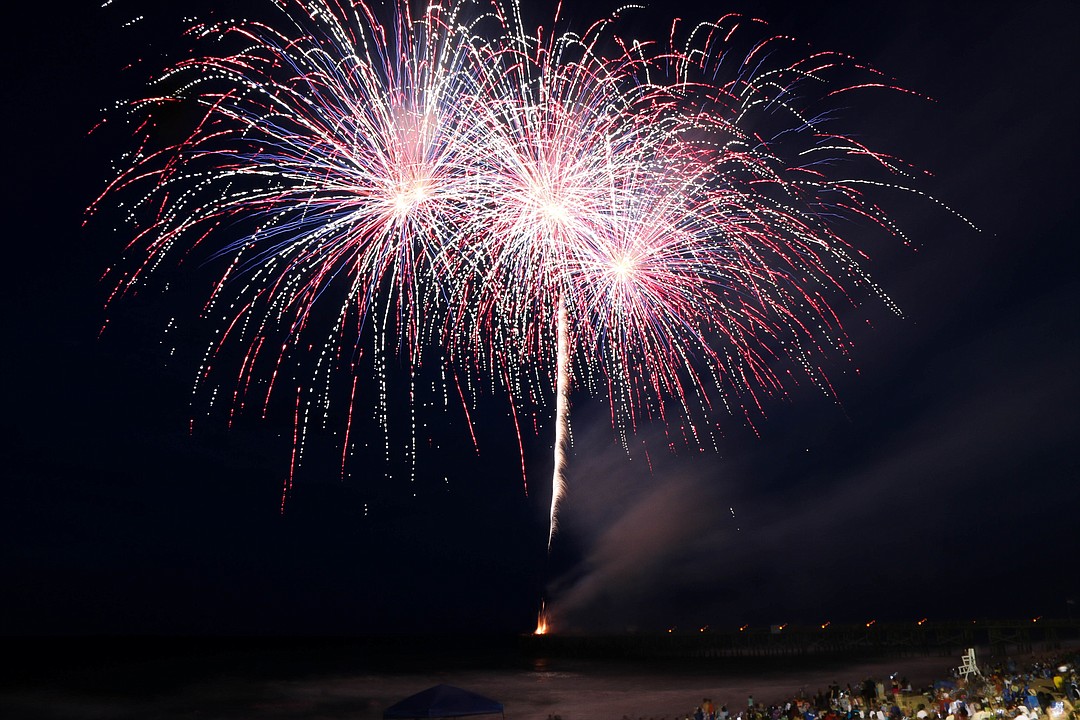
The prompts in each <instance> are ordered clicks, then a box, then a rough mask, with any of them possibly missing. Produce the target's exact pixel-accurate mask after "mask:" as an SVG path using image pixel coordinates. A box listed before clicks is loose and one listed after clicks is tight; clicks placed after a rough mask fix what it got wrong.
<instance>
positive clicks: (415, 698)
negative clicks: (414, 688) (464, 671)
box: [383, 685, 503, 720]
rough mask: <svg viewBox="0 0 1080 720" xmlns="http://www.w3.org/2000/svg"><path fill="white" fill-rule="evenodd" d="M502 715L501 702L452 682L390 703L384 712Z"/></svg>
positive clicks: (437, 715) (389, 716)
mask: <svg viewBox="0 0 1080 720" xmlns="http://www.w3.org/2000/svg"><path fill="white" fill-rule="evenodd" d="M502 714H503V705H502V703H500V702H495V701H494V700H492V699H490V698H486V697H484V696H483V695H477V694H476V693H473V692H469V691H468V690H462V689H461V688H458V687H454V686H453V685H436V686H435V687H432V688H428V689H427V690H424V691H423V692H418V693H416V694H415V695H412V696H410V697H407V698H405V699H404V700H402V701H401V702H398V703H395V704H394V705H391V706H390V707H388V708H387V709H386V710H384V711H383V718H386V719H387V720H393V719H395V718H397V719H403V718H404V719H408V718H456V717H464V716H466V715H502Z"/></svg>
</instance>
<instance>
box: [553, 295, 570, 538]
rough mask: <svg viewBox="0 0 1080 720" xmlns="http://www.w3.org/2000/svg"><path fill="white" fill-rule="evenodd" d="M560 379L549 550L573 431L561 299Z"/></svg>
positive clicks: (568, 337)
mask: <svg viewBox="0 0 1080 720" xmlns="http://www.w3.org/2000/svg"><path fill="white" fill-rule="evenodd" d="M558 325H559V326H558V331H557V337H558V346H559V347H558V350H557V352H558V361H557V363H556V370H555V372H556V374H557V377H558V380H557V382H556V390H555V468H554V470H553V471H552V477H551V513H550V523H549V525H548V552H549V553H550V552H551V543H552V541H554V539H555V530H556V528H557V527H558V513H559V503H560V502H562V499H563V495H564V494H565V493H566V477H565V471H566V444H567V440H568V438H567V436H568V435H569V432H570V425H569V424H570V367H569V365H570V335H569V332H568V331H567V321H566V305H565V304H563V302H562V301H560V302H559V318H558Z"/></svg>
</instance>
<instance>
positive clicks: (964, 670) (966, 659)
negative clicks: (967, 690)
mask: <svg viewBox="0 0 1080 720" xmlns="http://www.w3.org/2000/svg"><path fill="white" fill-rule="evenodd" d="M960 660H961V662H963V665H961V666H960V667H958V668H956V671H957V673H959V674H960V675H963V676H964V679H965V680H967V679H968V675H982V672H981V671H980V670H979V666H978V665H976V664H975V648H968V651H967V652H966V653H965V654H964V655H962V656H961V657H960Z"/></svg>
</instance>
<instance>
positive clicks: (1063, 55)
mask: <svg viewBox="0 0 1080 720" xmlns="http://www.w3.org/2000/svg"><path fill="white" fill-rule="evenodd" d="M658 5H659V4H658ZM567 7H568V8H572V6H570V5H568V6H567ZM728 9H730V10H732V11H742V12H746V13H749V14H752V15H756V16H758V17H761V18H763V19H766V20H768V21H769V22H770V25H771V27H772V29H773V30H774V31H776V32H778V33H783V34H790V35H795V36H797V37H799V38H801V39H803V40H806V41H807V42H809V43H811V44H812V45H813V46H814V47H815V48H821V49H834V50H842V51H845V52H849V53H850V54H852V55H854V56H856V57H857V58H860V59H862V60H865V61H866V62H868V63H870V64H872V65H874V66H876V67H878V68H881V69H882V70H884V71H886V72H887V73H889V74H891V75H892V76H894V77H896V78H897V79H898V81H899V83H900V84H901V85H903V86H905V87H908V88H912V89H915V90H917V91H919V92H921V93H924V94H926V95H928V96H930V97H932V98H934V102H924V101H920V100H918V99H914V98H910V99H906V100H903V101H902V102H895V103H892V104H889V105H888V106H887V107H882V108H878V109H877V110H876V114H873V116H872V117H870V116H868V119H869V120H872V123H869V125H872V126H868V127H867V128H866V135H867V137H868V138H873V141H874V143H875V145H876V146H878V147H885V148H888V149H891V150H893V151H895V152H896V154H898V155H900V156H901V157H904V158H905V159H907V160H909V161H911V162H913V163H914V164H915V165H917V166H919V167H922V168H926V169H928V170H930V171H932V172H933V173H934V176H933V177H932V178H929V179H927V180H925V181H920V188H921V189H923V190H925V191H926V192H928V193H929V194H931V195H933V196H934V197H936V198H938V199H940V200H941V201H943V202H944V203H946V204H948V205H949V206H951V207H952V208H955V209H956V210H958V211H959V212H962V213H963V214H964V215H965V216H967V217H969V218H970V219H971V220H972V221H973V222H974V223H975V224H976V225H978V226H979V228H980V231H979V232H975V231H972V230H971V229H970V228H968V227H967V226H966V225H964V224H963V223H962V222H959V221H958V220H957V219H956V218H955V217H953V216H952V215H950V214H949V213H948V212H946V211H943V210H941V209H940V208H939V207H937V206H935V205H934V204H932V203H929V202H910V201H907V200H902V199H901V200H897V201H895V207H896V208H897V210H896V213H895V214H896V218H897V220H898V221H899V222H900V223H901V225H902V226H903V227H904V229H905V230H906V232H907V233H908V235H909V236H910V237H911V238H912V239H913V241H914V242H913V247H905V246H903V245H901V244H899V243H893V244H889V243H887V242H881V241H880V240H879V241H875V244H874V246H873V247H872V248H870V250H871V259H870V261H869V262H868V263H867V268H868V270H869V272H870V273H871V274H872V275H873V277H874V278H875V280H876V281H877V282H878V283H879V284H880V285H881V286H882V287H884V288H885V289H886V291H887V292H888V293H889V294H890V295H891V296H892V297H893V298H894V299H895V300H896V301H897V303H898V304H899V305H900V306H901V307H902V308H903V311H904V317H903V318H898V317H895V316H891V315H889V314H888V313H887V312H883V311H878V310H873V309H870V310H866V309H859V310H855V309H852V310H851V311H850V316H848V317H845V321H846V323H847V327H848V329H849V330H850V332H851V335H852V339H853V340H854V342H855V343H856V349H855V353H854V357H853V359H852V360H851V361H847V360H841V361H837V363H836V364H835V366H833V367H831V368H830V374H831V377H832V378H833V380H834V382H835V385H836V388H837V391H838V394H839V396H840V399H841V403H842V404H841V405H840V406H837V405H834V404H832V403H831V402H829V401H828V400H827V399H825V398H823V397H821V396H820V395H819V394H816V393H813V392H796V393H793V397H792V398H791V399H790V401H786V402H779V401H777V402H775V403H770V404H769V405H768V406H767V407H766V413H767V417H766V418H765V419H764V420H762V421H761V422H759V423H758V429H759V431H760V437H756V436H755V435H754V434H753V433H751V432H750V431H749V430H748V429H747V428H746V427H745V426H743V425H742V424H741V423H740V422H739V420H738V419H737V418H721V419H720V420H721V421H722V423H727V424H726V425H725V434H724V438H723V440H722V442H721V452H720V453H714V452H712V451H709V452H705V453H694V452H686V451H683V452H680V453H679V454H678V455H674V456H668V455H665V454H664V453H662V452H658V453H653V456H652V457H653V461H654V463H653V469H652V471H651V472H649V471H648V469H646V468H644V463H643V462H642V461H641V458H640V457H635V458H632V459H631V458H627V457H626V455H625V454H624V453H623V452H622V451H621V450H619V449H618V447H617V446H616V444H615V443H614V438H613V435H612V432H611V429H610V426H609V424H608V421H607V419H606V415H605V413H606V410H605V408H604V406H603V405H602V404H600V403H599V402H597V401H595V400H592V399H589V398H588V397H585V396H575V397H574V414H573V419H572V423H573V426H574V432H575V445H574V450H573V455H572V458H571V461H570V469H569V479H570V483H571V486H572V490H571V494H570V496H569V498H568V500H567V503H566V509H565V511H564V516H563V522H564V525H563V531H562V533H561V534H560V535H559V537H558V540H557V542H556V547H555V551H554V554H553V555H552V557H551V558H550V559H549V558H548V557H547V554H546V551H545V543H546V532H547V527H546V511H547V503H548V490H547V488H546V484H547V478H548V474H549V472H550V464H551V460H550V446H551V442H552V439H551V431H550V428H541V434H540V435H539V436H531V435H528V434H527V435H526V436H525V437H524V443H525V462H526V467H527V474H528V478H529V490H530V492H529V494H528V495H527V496H526V494H525V492H524V489H523V486H522V478H521V470H520V460H519V457H518V449H517V441H516V437H515V436H514V434H513V433H512V432H510V431H509V430H508V423H507V421H506V418H505V415H506V405H505V400H503V399H501V398H499V397H490V396H489V397H486V398H485V399H484V400H483V404H482V406H481V407H480V408H478V409H477V412H476V417H477V418H478V421H477V423H476V425H477V435H478V446H479V453H478V454H477V452H475V451H474V450H473V447H472V441H471V440H470V438H469V436H468V433H467V431H466V430H465V429H464V426H463V418H462V416H461V412H460V409H459V408H458V409H454V408H453V407H452V408H451V410H449V411H446V412H445V413H444V412H442V411H438V412H437V411H435V410H430V409H429V410H427V411H424V412H421V416H420V419H421V422H424V423H428V424H429V427H430V430H429V431H428V434H429V435H430V436H431V437H432V438H434V440H433V447H431V448H421V450H420V452H419V455H418V461H417V464H416V471H415V479H410V476H411V475H412V474H413V473H412V471H411V470H410V468H409V466H408V465H407V464H406V463H404V462H403V461H402V460H401V457H400V455H401V453H399V452H395V458H396V459H395V460H394V462H392V463H391V465H390V466H387V465H386V464H385V463H384V462H382V461H381V460H380V457H379V453H377V452H374V453H372V454H371V456H370V457H368V456H364V457H362V458H361V460H360V461H358V462H356V463H355V464H354V467H353V472H352V477H351V478H349V479H348V480H346V481H344V482H343V481H342V480H341V479H340V478H339V477H338V475H337V472H336V467H335V455H334V451H333V450H332V448H331V446H330V445H329V443H327V444H326V447H322V446H320V445H319V443H318V442H316V443H315V444H314V445H313V447H312V449H311V452H310V457H309V462H308V465H307V466H306V472H305V474H304V475H303V476H302V477H301V478H299V480H300V481H299V482H298V484H297V486H296V488H295V490H294V493H293V495H292V496H291V497H290V500H289V503H288V504H287V506H286V511H285V513H284V515H282V514H281V513H280V512H279V503H280V490H281V485H282V480H283V476H284V474H285V473H286V472H287V467H288V453H289V448H290V437H289V434H290V432H291V426H290V425H289V424H288V423H287V422H285V421H284V420H283V419H282V418H271V419H270V420H269V421H267V422H263V423H260V422H256V421H254V420H249V421H245V422H242V423H239V424H238V425H237V426H236V427H234V428H233V429H232V430H227V429H226V428H225V427H224V423H222V422H220V421H216V420H215V419H213V418H209V419H207V420H206V421H200V422H199V423H197V426H196V429H195V432H194V433H193V434H190V435H189V433H188V419H189V417H190V416H191V415H192V414H193V413H194V414H195V415H196V416H197V417H198V416H199V413H200V408H198V407H196V408H194V409H192V407H190V406H191V404H192V398H191V394H190V384H191V382H190V381H191V377H192V373H193V367H191V366H189V365H188V364H185V361H184V358H185V357H186V355H185V353H184V352H181V353H180V358H179V359H174V360H173V361H167V360H168V358H167V352H166V350H165V346H164V345H162V343H161V339H162V330H163V329H164V327H165V324H166V323H167V322H168V320H169V318H171V317H173V316H178V315H181V314H182V313H183V312H186V310H185V309H184V308H183V307H178V306H177V305H176V304H174V303H175V301H174V300H171V299H161V300H155V299H152V298H151V299H145V300H140V301H139V302H135V303H132V304H130V305H128V306H126V307H122V308H121V309H120V310H119V311H118V312H116V313H115V314H114V315H110V317H111V318H112V319H111V322H110V325H111V329H110V331H109V332H107V333H105V334H104V335H103V336H102V337H101V338H100V339H98V337H97V335H98V329H99V327H100V326H101V324H102V322H103V321H104V319H105V318H106V314H105V312H104V311H103V309H102V306H103V301H104V296H105V287H104V286H103V285H102V284H101V283H99V280H98V279H99V277H100V276H101V274H102V272H103V271H104V269H105V268H106V267H107V266H109V265H110V264H112V263H114V262H115V261H116V260H117V258H118V257H119V255H120V251H121V248H122V245H123V242H124V240H125V238H124V237H122V236H121V235H119V234H117V233H114V232H112V230H111V229H110V226H108V225H107V224H105V223H100V222H98V223H91V224H90V225H89V226H88V227H85V228H84V227H82V221H83V209H84V208H85V207H86V205H87V204H88V203H89V202H90V201H91V200H92V199H93V197H94V196H95V195H96V194H97V193H98V192H100V190H101V188H102V187H103V186H104V183H105V182H106V181H107V180H108V179H109V178H110V176H111V170H110V168H109V161H110V159H111V158H113V157H115V156H116V153H117V151H118V150H119V149H120V148H119V147H118V146H114V145H113V144H111V141H110V140H109V139H108V138H109V137H115V135H111V136H110V135H108V134H107V133H106V137H105V139H102V137H101V136H99V135H93V136H89V137H88V135H87V132H88V130H89V129H90V127H92V126H93V124H94V123H95V122H96V121H97V119H98V118H99V117H100V115H101V113H100V110H101V108H104V107H106V106H108V105H110V104H112V102H113V101H114V100H115V99H117V98H120V97H123V96H124V95H125V94H133V93H135V92H137V87H138V85H137V84H134V83H135V80H134V78H136V77H138V72H136V71H127V72H123V71H122V68H124V66H125V65H128V64H129V63H131V62H133V61H134V60H135V59H136V58H143V59H144V67H145V66H150V67H153V66H154V63H158V64H160V63H162V62H163V60H162V59H161V53H163V52H166V51H167V50H168V49H169V48H173V47H176V41H175V37H174V36H173V35H171V34H170V33H172V32H173V30H172V27H173V26H171V25H169V24H167V23H165V22H163V21H159V20H158V19H156V18H155V17H154V16H153V13H154V12H156V10H154V9H153V8H149V7H147V8H145V9H138V7H137V6H136V4H135V3H124V2H123V1H122V0H117V3H116V5H115V6H113V7H109V8H105V9H100V8H98V7H96V6H95V4H93V3H90V4H88V7H86V8H84V9H82V10H78V11H72V12H70V13H68V12H60V11H58V10H54V9H50V8H49V7H48V6H47V5H40V4H39V5H32V4H25V3H24V4H20V7H19V9H18V10H17V11H16V12H18V13H20V14H21V15H22V16H21V17H18V18H17V19H16V20H15V21H13V22H12V24H11V26H10V29H9V35H8V39H7V42H6V43H5V45H6V46H5V52H7V53H8V54H9V57H8V58H7V62H6V63H5V66H6V68H7V72H6V73H5V76H6V83H5V85H6V90H7V94H6V103H5V107H6V109H7V112H5V114H4V123H5V125H6V126H7V132H6V133H5V136H6V137H8V138H9V146H8V147H7V149H6V151H7V156H8V160H9V165H8V168H9V170H8V172H7V174H6V180H5V187H6V192H5V195H6V199H7V209H8V212H7V225H6V228H7V229H6V238H7V239H6V244H5V248H6V251H7V253H6V259H7V260H8V262H7V263H6V267H7V275H8V282H7V285H6V286H7V288H8V290H9V293H10V294H9V296H8V299H7V306H8V308H9V312H8V313H7V315H6V323H5V325H6V333H5V334H6V336H7V338H8V339H7V348H8V352H7V354H6V356H5V365H6V373H5V375H6V377H7V380H8V382H7V397H8V400H7V403H6V405H7V408H8V412H7V413H5V419H4V421H3V423H4V424H3V433H4V436H5V437H6V438H7V445H8V447H9V450H8V452H7V457H8V462H7V468H8V470H7V471H6V472H5V473H4V484H5V488H4V492H3V499H2V502H0V534H2V543H3V545H2V546H3V553H2V555H0V573H2V575H3V577H4V588H5V590H4V592H3V593H0V618H2V620H0V633H4V634H13V633H15V634H24V633H25V634H42V633H44V634H69V633H74V634H83V633H136V634H138V633H181V634H202V633H213V634H237V633H239V634H247V633H256V634H313V633H317V634H331V635H334V634H352V633H366V632H398V631H427V630H433V629H438V628H447V629H453V630H485V631H491V632H523V631H527V630H530V629H531V627H532V624H533V623H534V622H535V617H536V611H537V607H538V603H539V598H540V597H541V595H545V594H546V595H547V596H548V597H549V598H550V603H551V605H552V607H553V609H554V612H555V617H556V622H557V624H558V625H559V626H560V627H562V628H573V629H578V630H583V631H590V630H623V629H627V628H640V629H656V628H664V627H668V626H672V625H675V626H678V627H682V628H693V627H698V626H700V625H704V624H709V625H711V626H713V627H718V628H723V627H736V626H739V625H742V624H744V623H755V624H768V623H780V622H793V623H800V622H806V623H809V622H820V621H824V620H833V621H836V622H841V621H861V620H866V619H870V618H879V619H882V620H889V619H894V620H907V619H918V618H921V617H931V618H935V619H938V618H940V619H945V618H949V619H967V618H969V617H972V618H974V617H988V616H995V617H1002V616H1004V617H1010V618H1012V617H1029V616H1030V617H1034V616H1039V615H1042V616H1046V617H1055V616H1063V615H1065V614H1066V612H1067V611H1068V609H1069V608H1070V607H1071V608H1073V612H1074V613H1075V612H1076V610H1075V605H1073V606H1069V605H1067V601H1068V600H1070V599H1072V600H1077V599H1080V587H1078V585H1077V583H1078V578H1080V575H1078V574H1077V572H1076V557H1077V555H1078V554H1080V504H1078V499H1080V489H1078V482H1077V481H1078V478H1080V467H1078V462H1077V454H1076V450H1077V448H1078V447H1080V423H1078V421H1077V411H1076V407H1077V401H1078V400H1080V392H1078V390H1080V388H1078V381H1077V378H1076V371H1077V369H1078V368H1080V343H1078V331H1077V321H1078V319H1080V283H1078V280H1077V275H1076V268H1077V267H1078V266H1080V265H1078V262H1077V260H1078V257H1077V255H1078V252H1077V245H1078V243H1077V233H1076V224H1075V221H1074V215H1075V210H1076V207H1077V199H1076V197H1077V183H1076V181H1075V177H1076V170H1075V168H1076V166H1077V160H1078V157H1077V117H1078V113H1077V109H1078V108H1077V96H1076V79H1075V72H1076V68H1077V67H1078V66H1080V65H1078V62H1077V60H1078V57H1077V43H1076V37H1077V33H1078V31H1080V10H1078V8H1077V6H1076V4H1075V3H1072V2H1067V1H1066V0H1060V1H1038V0H1036V1H1034V2H1028V3H1023V4H1018V5H1014V6H1012V7H1008V8H1006V7H1005V6H1004V4H1001V5H1000V6H999V4H995V3H984V2H931V1H929V0H913V1H910V2H903V3H888V4H881V3H854V2H828V3H792V2H771V1H764V0H763V1H761V2H732V3H728V4H726V5H723V6H721V5H716V6H711V7H710V8H709V9H708V10H704V9H699V8H695V7H694V6H692V5H689V4H682V5H679V6H678V7H676V8H672V7H669V5H663V6H661V7H656V8H653V9H652V10H651V11H650V12H649V13H645V14H644V15H643V19H642V20H641V21H640V22H641V24H642V26H643V28H644V30H643V32H648V33H652V34H654V29H655V27H656V26H655V25H652V24H651V23H650V20H649V18H652V17H659V18H664V17H670V15H671V14H673V13H675V12H677V13H678V14H679V15H681V16H683V17H685V18H687V19H703V20H704V19H710V18H711V17H712V16H714V15H716V14H718V13H719V12H720V11H721V10H728ZM580 12H581V15H582V18H583V20H584V19H591V18H593V17H595V16H596V15H597V14H598V13H599V12H600V9H596V8H589V9H585V8H584V7H582V8H581V11H580ZM139 14H145V15H146V16H147V19H146V20H144V21H142V24H141V25H139V26H138V27H139V28H140V29H139V30H138V31H137V32H132V31H125V30H122V28H121V27H120V26H121V24H122V23H123V21H124V20H126V19H128V18H130V17H133V16H136V15H139ZM571 14H573V13H571ZM144 43H145V45H144ZM181 319H183V317H182V315H181ZM868 321H869V322H868ZM200 349H201V347H195V348H192V349H190V353H191V355H192V356H193V357H196V358H197V356H198V352H199V350H200ZM856 369H857V372H856ZM392 390H394V388H392ZM401 390H402V389H401V388H396V390H395V391H396V392H397V395H396V397H398V398H402V397H404V396H403V394H402V393H401V392H400V391H401ZM393 397H394V395H393V393H392V400H391V402H394V401H393ZM394 412H395V413H397V412H400V411H398V410H395V411H394ZM401 417H403V416H401ZM399 419H400V417H393V418H392V421H397V420H399ZM641 433H642V438H641V439H643V440H646V441H651V442H653V443H654V444H655V445H656V446H658V445H661V444H662V442H661V441H659V440H658V435H659V433H660V429H659V428H656V427H645V428H642V431H641ZM372 442H373V443H375V444H376V445H377V444H378V443H379V442H381V440H380V439H379V438H377V437H374V438H373V440H372Z"/></svg>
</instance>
